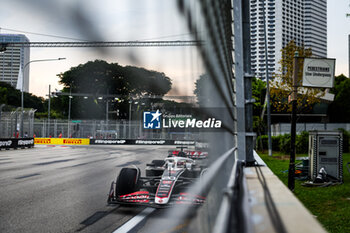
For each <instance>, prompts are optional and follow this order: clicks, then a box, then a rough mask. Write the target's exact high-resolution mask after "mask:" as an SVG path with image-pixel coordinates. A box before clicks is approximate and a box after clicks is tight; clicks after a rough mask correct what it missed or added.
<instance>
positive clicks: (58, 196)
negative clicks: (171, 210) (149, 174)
mask: <svg viewBox="0 0 350 233" xmlns="http://www.w3.org/2000/svg"><path fill="white" fill-rule="evenodd" d="M172 148H174V147H173V146H172V147H171V146H135V145H133V146H126V145H118V146H100V145H98V146H69V147H63V146H55V147H52V146H35V148H32V149H25V150H24V149H23V150H7V151H4V150H2V151H0V187H1V188H0V232H2V233H5V232H53V233H55V232H114V231H115V230H117V229H121V228H120V227H121V226H124V227H125V223H127V222H129V223H130V222H131V221H129V220H131V219H133V220H135V218H134V217H135V216H142V215H143V213H144V212H142V211H144V210H145V208H144V207H132V208H130V207H124V206H119V205H115V206H108V205H107V204H106V200H107V194H108V191H109V187H110V184H111V181H112V180H113V179H115V177H116V176H117V174H118V173H119V171H120V169H121V168H122V167H125V166H130V165H136V166H138V167H140V168H141V171H142V175H144V168H145V167H146V163H149V162H150V161H151V160H152V159H164V158H165V157H166V156H167V151H168V150H169V149H172ZM146 211H147V210H146ZM151 212H152V211H151ZM152 215H154V216H156V217H157V216H158V217H160V216H161V211H158V210H157V211H154V213H153V214H152ZM146 217H147V216H146ZM148 224H149V223H147V222H146V223H143V225H146V226H147V225H148ZM129 225H130V224H129ZM141 225H142V224H141ZM137 231H141V232H142V229H141V230H140V229H138V230H137ZM116 232H118V230H117V231H116ZM119 232H121V231H119Z"/></svg>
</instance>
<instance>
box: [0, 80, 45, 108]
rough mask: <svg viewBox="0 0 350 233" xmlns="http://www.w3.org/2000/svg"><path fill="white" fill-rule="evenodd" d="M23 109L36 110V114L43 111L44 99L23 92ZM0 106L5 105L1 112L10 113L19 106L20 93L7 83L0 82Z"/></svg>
mask: <svg viewBox="0 0 350 233" xmlns="http://www.w3.org/2000/svg"><path fill="white" fill-rule="evenodd" d="M23 95H24V96H23V97H24V99H23V100H24V101H23V104H24V107H25V108H33V109H36V110H37V112H43V111H44V110H45V105H44V99H43V98H42V97H38V96H35V95H33V94H31V93H27V92H24V94H23ZM0 104H5V105H6V107H5V108H4V109H3V111H12V110H15V108H17V107H20V106H21V91H19V90H17V89H15V88H14V87H13V86H11V85H10V84H8V83H5V82H0Z"/></svg>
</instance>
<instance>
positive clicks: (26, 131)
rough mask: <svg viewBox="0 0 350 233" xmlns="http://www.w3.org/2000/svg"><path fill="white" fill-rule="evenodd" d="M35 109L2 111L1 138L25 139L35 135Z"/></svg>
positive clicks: (0, 121)
mask: <svg viewBox="0 0 350 233" xmlns="http://www.w3.org/2000/svg"><path fill="white" fill-rule="evenodd" d="M35 111H36V110H34V109H24V110H23V112H22V111H21V108H17V109H16V110H15V111H11V112H2V111H1V110H0V138H23V137H32V136H33V135H34V113H35Z"/></svg>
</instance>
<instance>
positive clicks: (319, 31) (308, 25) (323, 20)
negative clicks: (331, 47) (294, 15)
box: [304, 0, 327, 57]
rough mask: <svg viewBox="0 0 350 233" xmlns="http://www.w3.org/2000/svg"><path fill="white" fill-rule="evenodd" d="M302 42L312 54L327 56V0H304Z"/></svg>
mask: <svg viewBox="0 0 350 233" xmlns="http://www.w3.org/2000/svg"><path fill="white" fill-rule="evenodd" d="M304 14H305V16H304V29H305V32H304V44H305V47H306V48H311V49H312V55H314V56H317V57H327V0H317V1H315V0H304Z"/></svg>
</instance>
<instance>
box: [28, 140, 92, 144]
mask: <svg viewBox="0 0 350 233" xmlns="http://www.w3.org/2000/svg"><path fill="white" fill-rule="evenodd" d="M34 143H35V144H38V145H48V144H51V145H90V139H88V138H35V139H34Z"/></svg>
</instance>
